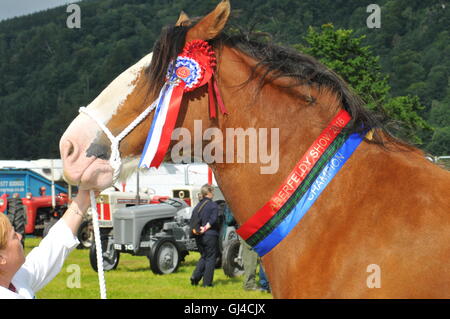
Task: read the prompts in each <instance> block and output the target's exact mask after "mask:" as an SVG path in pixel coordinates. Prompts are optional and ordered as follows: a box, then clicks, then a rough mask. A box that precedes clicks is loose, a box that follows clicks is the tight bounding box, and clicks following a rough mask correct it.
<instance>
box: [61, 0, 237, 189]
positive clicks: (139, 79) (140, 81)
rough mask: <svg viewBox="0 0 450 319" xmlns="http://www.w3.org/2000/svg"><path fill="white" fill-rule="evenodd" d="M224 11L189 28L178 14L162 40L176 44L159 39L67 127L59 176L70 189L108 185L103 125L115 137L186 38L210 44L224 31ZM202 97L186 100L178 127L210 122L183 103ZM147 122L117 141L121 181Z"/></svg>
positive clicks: (201, 93) (155, 89)
mask: <svg viewBox="0 0 450 319" xmlns="http://www.w3.org/2000/svg"><path fill="white" fill-rule="evenodd" d="M229 11H230V6H229V2H228V1H222V2H221V3H220V4H219V5H218V6H217V8H216V9H215V10H214V11H213V12H212V13H211V14H209V15H208V16H206V17H205V18H204V19H202V20H201V21H200V22H199V23H197V24H196V25H195V27H193V28H191V20H190V19H189V17H188V16H187V15H186V14H185V13H184V12H182V13H181V14H180V17H179V19H178V21H177V22H176V24H175V25H174V26H170V27H168V28H167V29H166V33H165V34H166V36H168V35H170V36H173V35H174V34H175V35H177V37H176V38H170V39H169V38H167V37H166V38H164V33H163V35H162V36H161V39H160V40H159V41H158V42H157V43H156V44H155V52H153V53H150V54H148V55H146V56H145V57H143V58H142V59H141V60H140V61H139V62H138V63H136V64H135V65H133V66H131V67H130V68H129V69H127V70H126V71H124V72H123V73H122V74H121V75H119V76H118V77H117V78H116V79H115V80H114V81H113V82H111V83H110V85H109V86H108V87H107V88H106V89H105V90H104V91H103V92H102V93H101V94H100V95H99V96H98V97H97V98H96V99H95V100H94V101H92V102H91V103H90V104H89V105H88V106H87V107H86V110H87V111H89V116H88V115H87V114H85V113H81V114H79V115H78V116H77V117H76V118H75V119H74V120H73V121H72V123H71V124H70V125H69V127H68V128H67V129H66V131H65V133H64V134H63V136H62V137H61V140H60V153H61V158H62V160H63V166H64V176H65V179H66V180H67V181H68V182H69V183H71V184H75V185H79V186H80V187H82V188H86V189H99V190H101V189H104V188H106V187H108V186H109V185H111V184H112V183H113V177H114V168H113V167H112V166H111V163H110V161H109V160H110V157H111V141H110V140H109V139H108V138H107V136H106V134H105V130H103V129H102V128H101V127H100V125H101V124H103V125H104V126H105V127H106V128H107V130H109V131H110V132H111V134H112V135H114V136H115V135H117V134H119V133H120V132H121V131H122V130H123V129H124V128H126V127H127V126H128V125H129V124H130V123H131V122H132V121H133V120H134V119H135V118H136V117H137V116H139V114H141V112H142V110H144V109H145V108H146V107H147V106H148V105H150V104H151V103H152V102H153V101H154V100H155V98H156V97H157V96H158V93H159V91H160V89H161V86H162V84H163V82H164V78H165V75H166V73H167V68H166V66H167V65H168V64H169V63H170V61H171V60H173V59H174V58H175V59H176V56H177V55H178V54H179V51H180V49H182V48H183V46H184V44H185V42H186V41H188V40H189V39H191V38H192V39H193V38H202V39H211V38H214V37H215V35H217V34H218V33H219V32H220V30H221V29H222V28H223V26H224V25H225V23H226V20H227V18H228V15H229ZM168 41H171V43H170V45H168V43H166V42H168ZM172 42H173V43H172ZM167 49H169V50H170V51H166V50H167ZM152 56H153V59H152ZM162 65H164V67H162ZM206 95H207V94H206V91H205V90H196V91H195V92H191V93H190V94H188V96H187V98H186V101H183V106H182V108H181V111H180V116H179V119H178V120H177V126H182V125H183V123H184V122H185V120H186V119H200V120H205V121H209V119H208V116H205V112H202V111H200V109H201V106H200V105H199V107H195V108H194V107H193V108H189V109H187V104H188V101H194V100H195V101H196V104H197V103H199V104H204V103H205V101H207V99H205V97H206ZM206 103H207V102H206ZM152 119H153V114H150V115H149V116H148V118H147V119H145V120H144V121H142V122H141V123H139V124H138V125H137V126H136V127H135V128H134V129H132V130H131V131H130V132H129V134H127V136H126V137H124V138H123V140H121V141H120V146H119V152H120V156H121V158H122V164H123V167H122V170H121V175H120V176H119V178H120V179H125V178H126V177H127V173H129V171H130V169H128V168H131V169H132V168H135V167H136V166H137V163H138V162H137V160H138V159H139V155H140V154H141V153H142V149H143V148H144V144H145V138H146V136H147V133H148V131H149V129H150V124H151V122H152ZM99 123H100V125H99Z"/></svg>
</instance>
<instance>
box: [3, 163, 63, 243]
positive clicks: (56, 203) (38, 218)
mask: <svg viewBox="0 0 450 319" xmlns="http://www.w3.org/2000/svg"><path fill="white" fill-rule="evenodd" d="M52 186H53V187H54V191H53V193H56V192H58V194H56V195H53V196H51V195H48V194H46V191H47V189H49V188H50V189H51V187H52ZM66 193H67V191H66V189H65V188H64V187H62V186H60V185H56V184H54V185H52V183H51V182H50V181H49V180H48V179H46V178H45V177H43V176H41V175H39V174H37V173H36V172H33V171H31V170H28V169H2V170H0V213H5V214H7V215H8V217H9V219H10V221H11V223H12V225H13V226H14V228H15V230H16V231H17V232H18V233H20V234H22V235H25V234H33V235H43V236H45V235H46V234H47V233H48V230H49V229H50V227H51V226H52V225H53V224H54V223H55V222H56V221H57V220H58V219H59V218H60V217H61V216H62V215H63V214H64V212H65V210H66V209H67V205H68V203H69V197H68V196H67V194H66ZM23 237H24V236H23Z"/></svg>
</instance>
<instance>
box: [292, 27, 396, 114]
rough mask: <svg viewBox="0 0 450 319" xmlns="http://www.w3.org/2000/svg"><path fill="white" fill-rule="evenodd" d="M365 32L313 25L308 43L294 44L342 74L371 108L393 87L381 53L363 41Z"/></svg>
mask: <svg viewBox="0 0 450 319" xmlns="http://www.w3.org/2000/svg"><path fill="white" fill-rule="evenodd" d="M364 38H365V36H361V37H354V36H353V31H352V30H343V29H337V30H335V28H334V26H333V25H332V24H324V25H323V26H322V28H321V30H320V31H316V29H315V28H313V27H309V29H308V32H307V34H306V36H305V41H306V45H294V47H295V48H297V49H298V50H299V51H302V52H303V53H306V54H309V55H311V56H313V57H315V58H317V59H319V60H320V61H321V62H322V63H323V64H325V65H326V66H327V67H329V68H330V69H332V70H333V71H335V72H336V73H337V74H339V75H340V76H341V77H342V78H343V79H344V80H345V81H346V82H347V83H349V84H350V86H351V87H352V88H353V89H354V90H355V92H356V93H358V94H359V95H360V97H361V98H362V99H363V100H364V101H365V102H366V103H367V107H368V108H370V109H376V108H377V107H379V106H380V105H382V104H383V103H385V102H386V99H387V96H388V93H389V90H390V87H389V84H388V81H387V80H388V79H387V76H386V75H384V74H383V73H381V67H380V64H379V57H378V56H375V55H374V54H373V53H372V52H371V49H370V47H369V46H363V45H362V44H361V42H362V40H363V39H364Z"/></svg>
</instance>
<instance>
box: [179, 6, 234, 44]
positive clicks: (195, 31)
mask: <svg viewBox="0 0 450 319" xmlns="http://www.w3.org/2000/svg"><path fill="white" fill-rule="evenodd" d="M230 11H231V6H230V1H229V0H222V1H221V2H220V3H219V4H218V5H217V7H216V8H215V9H214V10H213V11H212V12H210V13H209V14H208V15H207V16H205V17H204V18H203V19H201V20H200V21H199V22H198V23H197V24H196V25H195V26H193V27H192V28H191V29H190V30H189V31H188V32H187V34H186V42H189V41H192V40H211V39H214V38H215V37H217V36H218V35H219V34H220V32H222V30H223V28H224V27H225V24H226V23H227V21H228V17H229V16H230Z"/></svg>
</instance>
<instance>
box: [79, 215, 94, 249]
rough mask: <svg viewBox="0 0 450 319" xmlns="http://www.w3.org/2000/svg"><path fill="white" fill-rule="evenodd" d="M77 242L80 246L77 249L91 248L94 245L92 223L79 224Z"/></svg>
mask: <svg viewBox="0 0 450 319" xmlns="http://www.w3.org/2000/svg"><path fill="white" fill-rule="evenodd" d="M77 237H78V240H79V241H80V244H79V245H78V247H77V248H78V249H83V248H91V247H92V244H93V243H94V230H93V229H92V221H90V220H85V221H83V222H82V223H81V225H80V228H79V229H78V236H77Z"/></svg>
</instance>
